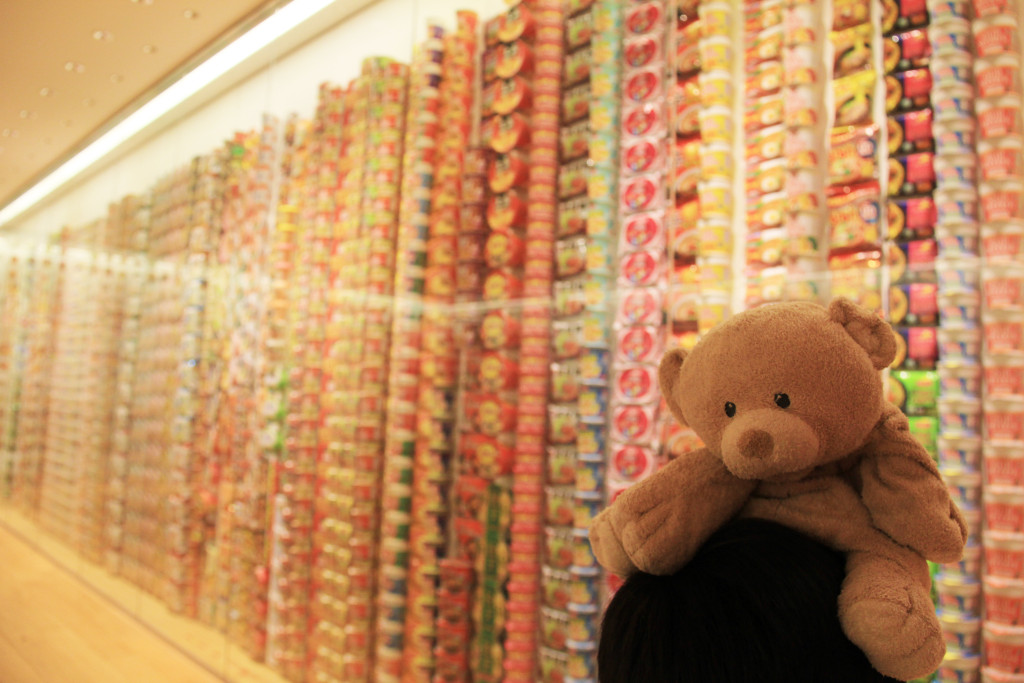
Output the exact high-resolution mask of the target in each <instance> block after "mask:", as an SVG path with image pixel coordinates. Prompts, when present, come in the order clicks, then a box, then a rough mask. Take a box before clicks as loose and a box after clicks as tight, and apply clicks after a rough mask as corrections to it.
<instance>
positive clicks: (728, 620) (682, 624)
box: [597, 519, 894, 683]
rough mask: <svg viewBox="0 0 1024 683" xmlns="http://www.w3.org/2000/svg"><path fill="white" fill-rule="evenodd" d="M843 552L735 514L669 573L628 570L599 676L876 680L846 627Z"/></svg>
mask: <svg viewBox="0 0 1024 683" xmlns="http://www.w3.org/2000/svg"><path fill="white" fill-rule="evenodd" d="M844 574H845V573H844V560H843V556H842V555H841V554H840V553H837V552H835V551H833V550H831V549H829V548H827V547H825V546H823V545H821V544H819V543H817V542H816V541H813V540H812V539H810V538H808V537H806V536H804V535H803V534H801V533H799V532H797V531H793V530H792V529H789V528H786V527H784V526H781V525H779V524H776V523H775V522H769V521H765V520H758V519H742V520H738V521H734V522H731V523H729V524H727V525H725V526H723V527H722V528H721V529H719V530H718V531H717V532H715V533H714V534H713V535H712V536H711V538H709V539H708V541H707V542H706V543H705V544H704V545H703V546H702V547H701V549H700V550H699V551H698V552H697V554H696V556H694V558H693V559H692V560H691V561H690V562H689V564H687V565H686V566H685V567H683V568H682V569H681V570H679V571H678V572H676V573H675V574H673V575H671V576H652V575H650V574H642V573H638V574H634V575H633V576H631V577H630V578H629V579H628V580H627V581H626V582H625V584H623V586H622V587H621V588H620V589H619V590H618V592H617V593H616V594H615V596H614V598H612V601H611V603H610V604H609V605H608V609H607V611H606V612H605V616H604V621H603V624H602V630H601V641H600V646H599V648H598V655H597V659H598V673H599V680H600V683H875V682H879V683H880V682H882V681H893V680H894V679H891V678H887V677H885V676H883V675H882V674H880V673H878V672H877V671H875V670H874V669H873V668H872V667H871V665H870V664H869V663H868V661H867V659H866V658H865V656H864V654H863V653H862V652H861V651H860V650H859V649H858V648H857V647H856V646H855V645H854V644H853V643H851V642H850V641H849V640H848V639H847V638H846V636H845V635H844V634H843V631H842V628H841V626H840V625H839V618H838V614H837V597H838V595H839V591H840V588H841V586H842V582H843V577H844Z"/></svg>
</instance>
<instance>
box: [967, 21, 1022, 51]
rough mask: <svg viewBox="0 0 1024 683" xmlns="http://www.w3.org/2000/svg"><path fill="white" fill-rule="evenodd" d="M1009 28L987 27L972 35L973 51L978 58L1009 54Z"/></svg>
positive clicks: (1011, 36) (1011, 29)
mask: <svg viewBox="0 0 1024 683" xmlns="http://www.w3.org/2000/svg"><path fill="white" fill-rule="evenodd" d="M1013 37H1014V32H1013V28H1012V27H1011V26H989V27H988V28H985V29H982V30H981V31H978V32H977V33H975V34H974V50H975V54H976V55H977V56H978V57H992V56H993V55H1000V54H1003V53H1005V52H1009V51H1010V49H1011V48H1012V47H1013Z"/></svg>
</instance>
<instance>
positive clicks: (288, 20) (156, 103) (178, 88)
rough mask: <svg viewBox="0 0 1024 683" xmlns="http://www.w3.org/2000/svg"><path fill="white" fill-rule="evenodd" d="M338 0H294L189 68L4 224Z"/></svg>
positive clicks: (25, 196)
mask: <svg viewBox="0 0 1024 683" xmlns="http://www.w3.org/2000/svg"><path fill="white" fill-rule="evenodd" d="M335 1H336V0H292V2H290V3H288V4H287V5H284V6H282V7H280V8H278V9H276V10H275V11H274V13H273V14H271V15H270V16H268V17H267V18H266V19H264V20H263V21H261V22H260V23H258V24H256V25H255V26H254V27H252V28H251V29H249V30H248V31H246V32H245V33H243V34H242V35H241V36H239V37H238V38H237V39H236V40H234V41H232V42H231V43H229V44H228V45H227V46H225V47H224V48H223V49H222V50H220V51H219V52H217V53H216V54H214V55H213V56H212V57H210V58H209V59H207V60H206V61H205V62H203V63H201V64H200V65H199V66H197V67H196V68H195V69H193V70H192V71H189V72H188V73H186V74H185V75H184V76H182V77H181V78H180V79H179V80H177V81H175V82H174V83H172V84H171V85H170V86H168V87H167V88H166V89H164V90H162V91H161V92H160V93H158V94H157V95H156V96H154V97H153V98H152V99H150V100H149V101H147V102H146V103H145V104H143V105H142V106H141V107H139V108H138V109H136V110H135V111H134V112H132V113H131V114H129V115H128V116H127V117H125V118H124V119H123V120H122V121H121V122H120V123H118V124H117V125H115V126H114V127H113V128H111V129H110V130H109V131H107V132H106V133H104V134H103V135H101V136H100V137H99V138H97V139H96V141H95V142H93V143H92V144H90V145H89V146H87V147H86V148H85V149H83V150H82V151H81V152H79V153H78V154H76V155H75V156H73V157H71V158H70V159H68V160H67V161H66V162H64V163H63V164H61V165H60V166H58V167H57V168H56V169H55V170H54V171H53V172H52V173H50V174H48V175H47V176H46V177H44V178H43V179H42V180H40V181H39V182H38V183H36V184H35V185H33V186H32V187H30V188H29V189H28V190H26V191H25V192H23V193H22V194H21V195H19V196H18V197H16V198H15V199H14V200H12V201H11V202H10V203H9V204H7V205H6V206H4V207H3V208H2V209H0V227H3V226H6V225H7V224H8V223H10V222H11V221H12V220H14V219H15V218H17V217H18V216H20V215H21V214H23V213H25V212H26V211H28V210H29V209H31V208H32V207H33V206H35V205H36V204H38V203H39V202H41V201H42V200H43V199H45V198H46V197H48V196H49V195H51V194H52V193H53V192H55V191H56V190H58V189H59V188H60V187H62V186H63V185H65V184H66V183H67V182H69V181H70V180H72V179H73V178H75V177H77V176H78V175H79V174H81V173H82V172H83V171H85V170H86V169H88V168H89V167H90V166H92V165H93V164H95V163H97V162H98V161H100V160H101V159H103V158H104V157H106V156H107V155H108V154H110V153H111V152H113V151H114V150H115V149H117V148H118V147H120V146H121V145H122V144H124V143H125V142H127V141H128V140H129V139H131V138H132V137H133V136H135V135H136V134H138V133H139V132H141V131H142V130H144V129H145V128H146V127H147V126H150V125H151V124H153V123H154V122H155V121H157V120H158V119H159V118H160V117H161V116H163V115H164V114H166V113H167V112H169V111H170V110H171V109H173V108H174V107H176V106H178V105H179V104H181V103H182V102H183V101H185V100H186V99H188V98H189V97H191V96H192V95H194V94H196V93H197V92H199V91H200V90H201V89H203V88H204V87H206V86H207V85H209V84H210V83H212V82H213V81H214V80H216V79H217V78H219V77H220V76H223V75H224V74H225V73H227V72H228V71H230V70H231V69H233V68H234V67H236V66H238V65H239V64H241V63H242V62H243V61H245V60H246V59H247V58H249V57H250V56H252V55H253V54H255V53H256V52H258V51H259V50H262V49H263V48H265V47H267V46H268V45H270V44H271V43H273V42H274V41H275V40H277V39H279V38H281V37H282V36H284V35H286V34H287V33H288V32H289V31H291V30H292V29H294V28H296V27H297V26H299V25H300V24H302V23H303V22H304V21H306V20H307V19H309V18H310V17H312V16H314V15H315V14H317V13H318V12H320V11H321V10H324V9H326V8H327V7H328V6H330V5H332V4H334V2H335Z"/></svg>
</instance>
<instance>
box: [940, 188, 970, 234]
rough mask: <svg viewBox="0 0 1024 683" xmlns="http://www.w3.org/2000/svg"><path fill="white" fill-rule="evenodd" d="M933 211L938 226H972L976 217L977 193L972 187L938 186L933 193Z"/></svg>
mask: <svg viewBox="0 0 1024 683" xmlns="http://www.w3.org/2000/svg"><path fill="white" fill-rule="evenodd" d="M935 211H936V219H937V221H938V224H939V225H964V224H968V225H970V224H973V223H974V222H975V221H976V219H977V215H978V192H977V190H975V189H974V188H973V187H953V188H946V187H942V186H940V187H939V188H938V190H937V191H936V192H935Z"/></svg>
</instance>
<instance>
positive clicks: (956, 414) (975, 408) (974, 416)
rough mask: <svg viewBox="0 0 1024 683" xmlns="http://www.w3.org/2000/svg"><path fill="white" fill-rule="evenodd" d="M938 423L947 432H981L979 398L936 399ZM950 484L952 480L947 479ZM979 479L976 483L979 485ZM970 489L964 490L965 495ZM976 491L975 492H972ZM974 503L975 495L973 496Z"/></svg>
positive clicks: (944, 397)
mask: <svg viewBox="0 0 1024 683" xmlns="http://www.w3.org/2000/svg"><path fill="white" fill-rule="evenodd" d="M938 413H939V423H940V424H941V426H942V431H943V432H944V433H947V434H980V433H981V400H980V399H978V398H975V397H971V396H959V397H955V398H951V397H946V396H943V397H942V398H940V399H939V401H938ZM947 483H949V484H950V486H951V487H952V486H953V482H950V481H948V480H947ZM980 483H981V482H980V481H979V482H978V484H979V485H980ZM967 493H970V491H964V492H963V494H964V495H967ZM974 493H977V492H974ZM974 498H975V501H974V502H975V503H976V502H978V501H977V496H976V495H975V496H974Z"/></svg>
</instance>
